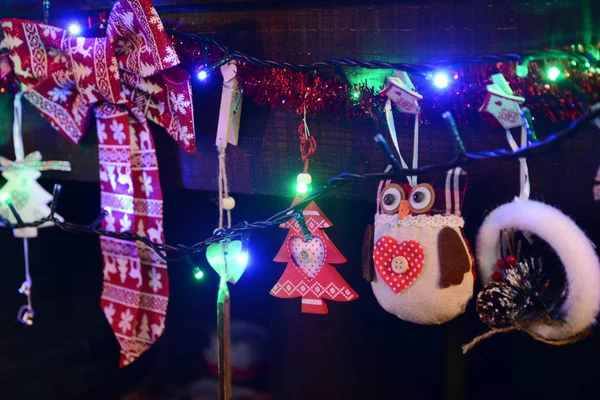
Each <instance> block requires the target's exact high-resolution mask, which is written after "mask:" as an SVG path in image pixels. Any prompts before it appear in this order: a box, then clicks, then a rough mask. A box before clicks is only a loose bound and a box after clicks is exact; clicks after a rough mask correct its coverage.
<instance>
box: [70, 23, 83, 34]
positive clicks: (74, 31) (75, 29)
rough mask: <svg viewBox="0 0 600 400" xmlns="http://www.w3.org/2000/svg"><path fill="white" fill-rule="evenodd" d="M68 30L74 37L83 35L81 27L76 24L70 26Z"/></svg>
mask: <svg viewBox="0 0 600 400" xmlns="http://www.w3.org/2000/svg"><path fill="white" fill-rule="evenodd" d="M68 29H69V32H70V33H71V35H74V36H78V35H81V26H80V25H79V24H78V23H76V22H74V23H72V24H69V28H68Z"/></svg>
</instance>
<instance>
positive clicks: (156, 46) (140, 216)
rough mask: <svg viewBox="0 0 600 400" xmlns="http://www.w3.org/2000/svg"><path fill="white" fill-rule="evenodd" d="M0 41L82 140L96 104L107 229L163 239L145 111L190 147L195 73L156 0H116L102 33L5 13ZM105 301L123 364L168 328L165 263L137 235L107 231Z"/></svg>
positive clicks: (31, 93)
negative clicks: (89, 34)
mask: <svg viewBox="0 0 600 400" xmlns="http://www.w3.org/2000/svg"><path fill="white" fill-rule="evenodd" d="M1 24H2V28H3V31H4V34H5V38H4V40H3V46H4V47H7V48H8V49H9V58H10V60H11V62H12V66H13V70H14V73H15V74H16V75H17V76H18V78H19V81H20V82H21V84H22V86H23V87H24V89H25V90H26V93H25V97H26V98H27V99H28V100H29V101H30V103H31V104H32V105H33V106H34V107H35V108H37V109H38V110H39V111H40V113H41V114H42V115H43V116H44V118H46V119H47V120H48V121H50V122H51V124H52V126H53V127H55V128H56V129H57V130H58V131H59V132H60V133H61V134H63V135H64V136H65V137H66V138H68V139H69V140H71V141H72V142H74V143H78V142H79V141H80V140H81V138H82V136H83V133H84V132H85V131H86V129H87V123H88V121H89V116H90V114H91V110H93V111H94V113H95V116H96V120H97V132H98V144H99V145H98V151H99V161H100V171H99V172H100V181H101V206H102V208H103V209H105V210H107V211H109V213H108V215H107V216H106V218H104V220H103V226H104V228H105V229H107V230H114V231H118V232H123V231H128V230H133V231H136V232H137V233H138V234H140V235H143V236H147V237H149V238H150V239H152V240H153V241H154V242H155V243H162V242H163V240H164V237H163V203H162V192H161V187H160V183H159V173H158V164H157V159H156V152H155V148H154V142H153V140H152V136H151V134H150V130H149V128H148V124H147V119H150V120H151V121H153V122H156V123H158V124H159V125H161V126H163V127H164V128H165V129H166V130H167V132H168V133H169V134H170V135H171V136H172V137H173V138H174V139H175V140H176V141H177V142H178V143H179V144H180V146H181V147H182V148H183V149H185V150H186V151H194V150H195V144H194V119H193V112H192V110H193V106H192V94H191V87H190V84H189V78H190V77H189V74H187V73H186V72H185V71H183V70H182V69H180V68H178V67H177V65H178V64H179V60H178V58H177V54H176V53H175V49H174V48H173V46H172V44H171V41H170V39H169V36H168V35H167V34H166V33H165V30H164V27H163V25H162V22H161V21H160V18H159V17H158V14H157V13H156V10H155V9H154V7H153V6H152V3H151V2H150V0H118V1H117V2H116V3H115V5H114V7H113V9H112V11H111V13H110V15H109V18H108V21H107V29H106V37H101V38H82V37H73V36H71V35H70V34H69V33H68V32H66V31H64V30H62V29H59V28H55V27H52V26H48V25H43V24H38V23H33V22H28V21H22V20H16V19H10V20H2V21H1ZM101 247H102V256H103V264H104V269H103V275H104V289H103V291H102V298H101V307H102V309H103V310H104V313H105V315H106V318H107V319H108V321H109V323H110V324H111V326H112V329H113V331H114V332H115V335H116V336H117V339H118V341H119V343H120V345H121V361H120V365H121V366H124V365H127V364H129V363H131V362H132V361H134V360H135V359H136V358H137V357H139V355H140V354H142V353H143V352H144V351H145V350H146V349H148V348H149V347H150V346H151V344H152V343H154V342H155V341H156V340H157V339H158V338H159V337H160V335H161V334H162V332H163V330H164V327H165V313H166V309H167V303H168V296H169V284H168V276H167V271H166V263H165V262H164V261H163V260H162V259H161V258H160V257H159V256H158V255H157V254H155V253H154V252H153V251H152V250H150V249H149V248H147V247H146V246H144V245H141V244H137V243H134V242H127V241H121V240H117V239H111V238H102V239H101Z"/></svg>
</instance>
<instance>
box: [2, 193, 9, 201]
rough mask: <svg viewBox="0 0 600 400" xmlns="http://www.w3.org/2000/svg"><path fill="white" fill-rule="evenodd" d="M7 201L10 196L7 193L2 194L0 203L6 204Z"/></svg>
mask: <svg viewBox="0 0 600 400" xmlns="http://www.w3.org/2000/svg"><path fill="white" fill-rule="evenodd" d="M8 200H10V195H9V194H8V193H4V194H3V195H2V196H0V201H2V202H3V203H6V202H7V201H8Z"/></svg>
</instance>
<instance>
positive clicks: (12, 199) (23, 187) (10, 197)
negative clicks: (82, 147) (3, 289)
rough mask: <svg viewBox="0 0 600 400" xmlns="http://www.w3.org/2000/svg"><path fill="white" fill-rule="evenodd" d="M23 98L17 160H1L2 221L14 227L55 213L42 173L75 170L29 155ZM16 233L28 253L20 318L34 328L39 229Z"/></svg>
mask: <svg viewBox="0 0 600 400" xmlns="http://www.w3.org/2000/svg"><path fill="white" fill-rule="evenodd" d="M22 95H23V93H22V92H19V93H17V94H16V96H15V99H14V102H13V105H14V119H13V145H14V149H15V161H10V160H8V159H7V158H4V157H0V171H2V176H3V177H4V178H6V183H5V184H4V186H2V187H1V188H0V218H1V219H3V220H4V221H8V222H9V223H11V224H17V223H18V222H24V223H30V222H35V221H38V220H40V219H42V218H46V217H48V216H50V214H51V210H50V207H48V205H47V204H48V203H49V202H51V201H52V195H50V193H48V192H47V191H46V190H45V189H44V188H43V187H42V186H41V185H40V184H39V183H38V182H37V179H38V178H39V177H40V176H41V171H47V170H58V171H70V170H71V165H70V164H69V163H68V162H67V161H42V155H41V154H40V152H38V151H35V152H33V153H30V154H27V155H25V150H24V147H23V133H22V124H23V121H22V120H23V111H22V104H21V97H22ZM54 217H55V218H57V219H58V220H59V221H62V217H61V216H60V215H58V214H56V213H55V214H54ZM0 223H1V222H0ZM53 225H54V224H53V223H52V222H50V221H48V222H46V223H43V224H41V225H39V227H40V228H45V227H49V226H53ZM13 234H14V236H15V237H16V238H20V239H23V250H24V253H25V280H24V281H23V283H22V284H21V287H20V288H19V293H21V294H23V295H25V296H26V297H27V304H26V305H24V306H22V307H21V308H20V309H19V312H18V314H17V319H18V320H19V321H20V322H22V323H23V324H25V325H29V326H31V325H33V317H34V315H35V312H34V310H33V303H32V297H31V290H32V286H33V282H32V278H31V274H30V271H29V239H32V238H35V237H37V234H38V229H37V228H33V227H27V228H16V229H13Z"/></svg>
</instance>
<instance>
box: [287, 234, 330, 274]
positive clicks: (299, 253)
mask: <svg viewBox="0 0 600 400" xmlns="http://www.w3.org/2000/svg"><path fill="white" fill-rule="evenodd" d="M289 252H290V257H291V258H292V261H293V262H294V264H295V265H296V266H297V267H298V268H300V270H301V271H302V272H303V273H304V275H306V276H307V277H308V278H309V279H312V278H314V277H315V276H317V274H318V273H319V271H320V270H321V267H322V266H323V262H324V261H325V245H324V244H323V241H322V240H321V239H320V238H318V237H313V238H312V239H311V241H310V242H305V241H304V239H303V238H300V237H296V236H295V237H292V238H291V239H290V247H289Z"/></svg>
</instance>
